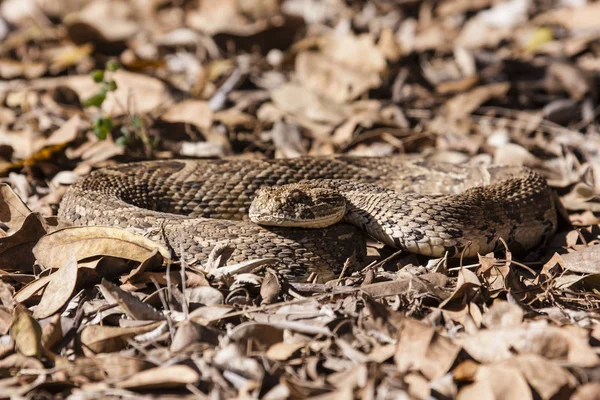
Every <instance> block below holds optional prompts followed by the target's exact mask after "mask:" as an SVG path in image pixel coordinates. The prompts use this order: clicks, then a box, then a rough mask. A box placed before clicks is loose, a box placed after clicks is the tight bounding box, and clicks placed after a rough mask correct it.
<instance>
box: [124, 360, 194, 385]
mask: <svg viewBox="0 0 600 400" xmlns="http://www.w3.org/2000/svg"><path fill="white" fill-rule="evenodd" d="M199 379H200V375H199V374H198V372H196V371H195V370H194V369H192V368H190V367H188V366H187V365H170V366H167V367H157V368H150V369H147V370H145V371H142V372H138V373H137V374H135V375H133V376H131V377H129V378H127V379H124V380H122V381H120V382H117V383H116V384H115V386H116V387H118V388H121V389H137V390H150V389H168V388H174V387H178V386H185V385H188V384H194V383H196V382H197V381H198V380H199Z"/></svg>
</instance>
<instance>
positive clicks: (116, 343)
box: [80, 322, 163, 356]
mask: <svg viewBox="0 0 600 400" xmlns="http://www.w3.org/2000/svg"><path fill="white" fill-rule="evenodd" d="M162 323H163V322H153V323H151V324H146V325H142V326H136V327H133V328H119V327H116V326H100V325H87V326H86V327H85V328H83V330H82V331H81V333H80V340H81V344H82V347H83V352H84V354H86V355H88V356H89V355H93V354H96V353H112V352H115V351H119V350H121V349H123V348H124V347H125V346H126V345H127V339H129V338H132V337H134V336H137V335H141V334H143V333H147V332H150V331H152V330H154V329H156V328H157V327H158V326H160V325H161V324H162Z"/></svg>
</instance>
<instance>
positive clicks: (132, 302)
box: [44, 279, 166, 321]
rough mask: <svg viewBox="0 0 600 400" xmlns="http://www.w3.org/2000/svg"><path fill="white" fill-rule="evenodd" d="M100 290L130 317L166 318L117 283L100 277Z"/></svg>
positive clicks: (110, 301) (142, 318) (144, 318)
mask: <svg viewBox="0 0 600 400" xmlns="http://www.w3.org/2000/svg"><path fill="white" fill-rule="evenodd" d="M49 287H50V286H48V288H49ZM46 291H48V289H46ZM100 291H101V292H102V294H103V295H104V298H105V299H106V300H107V301H108V303H109V304H118V305H119V306H120V307H121V308H122V309H123V310H124V311H125V314H126V315H127V316H128V317H129V318H131V319H135V320H145V321H161V320H164V319H166V317H165V316H164V315H163V314H161V313H160V312H158V311H157V310H156V309H155V308H154V307H152V306H151V305H149V304H146V303H144V302H143V301H141V300H140V299H138V298H137V297H135V296H134V295H132V294H131V293H128V292H126V291H124V290H122V289H120V288H119V287H118V286H117V285H115V284H113V283H111V282H110V281H108V280H106V279H102V283H100ZM44 294H45V293H44Z"/></svg>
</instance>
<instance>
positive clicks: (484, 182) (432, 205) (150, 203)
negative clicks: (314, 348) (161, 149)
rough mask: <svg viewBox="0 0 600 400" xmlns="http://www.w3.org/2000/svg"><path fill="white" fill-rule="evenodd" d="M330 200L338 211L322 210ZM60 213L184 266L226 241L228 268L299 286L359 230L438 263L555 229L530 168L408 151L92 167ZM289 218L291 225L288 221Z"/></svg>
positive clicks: (356, 245)
mask: <svg viewBox="0 0 600 400" xmlns="http://www.w3.org/2000/svg"><path fill="white" fill-rule="evenodd" d="M298 185H299V186H298ZM288 186H291V187H288ZM265 191H266V192H265ZM311 191H316V195H315V196H312V193H311ZM265 194H266V200H265ZM311 196H312V197H311ZM290 199H291V200H290ZM254 200H257V202H255V203H253V201H254ZM269 202H271V203H273V204H276V205H279V206H281V205H286V204H288V205H289V203H290V202H294V204H300V205H301V206H302V207H301V209H300V211H298V210H296V214H294V215H292V216H291V217H289V216H284V217H283V218H278V215H279V214H281V213H282V212H281V207H279V208H275V210H274V211H271V210H272V208H269V207H267V206H268V204H266V205H265V208H266V209H268V210H269V211H266V212H262V211H261V207H262V206H263V205H264V204H263V203H269ZM307 204H308V205H310V207H307V206H306V205H307ZM342 204H343V205H342ZM331 205H333V206H335V207H334V208H333V209H334V211H333V214H335V215H333V216H331V215H321V214H322V212H329V213H331V211H329V208H328V207H330V206H331ZM326 206H327V207H326ZM291 207H292V208H293V207H296V206H291ZM340 207H343V211H342V212H340ZM285 208H286V207H285V206H284V207H283V209H285ZM326 209H327V210H326ZM249 211H252V213H251V214H253V215H254V216H255V217H256V216H258V217H261V214H262V220H263V222H264V220H265V219H266V220H267V221H266V222H267V226H261V225H258V224H255V223H254V222H252V221H251V220H250V215H249ZM268 213H274V215H275V217H273V216H271V217H269V216H268V215H266V214H268ZM58 218H59V221H64V222H67V223H70V224H72V225H76V226H116V227H121V228H125V229H127V230H130V231H133V232H136V233H141V234H143V235H145V236H146V237H148V238H150V239H152V240H155V241H157V242H160V243H162V244H163V245H165V246H167V247H168V248H169V249H171V251H172V253H173V256H174V257H177V258H178V259H181V260H184V261H185V262H186V263H188V264H189V265H202V264H203V263H204V262H206V260H208V258H209V256H210V254H211V251H213V249H215V248H216V247H217V246H220V245H222V244H227V245H228V246H230V247H231V248H232V250H233V251H232V254H231V258H230V259H229V261H228V263H239V262H243V261H247V260H254V259H261V258H270V259H273V260H275V262H276V263H277V264H278V268H279V270H280V271H281V272H283V273H284V274H288V275H290V276H292V277H294V278H295V279H298V280H304V279H308V277H310V276H312V277H315V276H317V277H319V280H327V279H331V278H333V277H335V276H337V274H339V272H340V269H341V268H342V266H343V264H344V261H345V260H346V259H347V258H348V257H350V256H351V255H355V256H357V257H358V258H361V257H363V256H364V254H365V245H364V234H365V233H366V234H367V235H369V236H371V237H373V238H375V239H377V240H379V241H381V242H383V243H385V244H387V245H390V246H393V247H395V248H397V249H401V250H405V251H408V252H412V253H417V254H422V255H425V256H433V257H442V256H445V255H447V256H450V257H458V256H463V257H473V256H476V255H477V254H486V253H489V252H492V251H495V250H498V249H499V248H501V247H502V246H504V245H507V246H508V247H509V248H511V249H512V248H516V249H520V250H529V249H532V248H534V247H535V246H538V245H540V244H541V243H543V242H544V241H545V240H547V239H548V238H549V237H551V236H552V234H554V233H555V231H556V228H557V204H556V199H555V197H554V196H553V192H552V190H551V188H550V187H549V186H548V184H547V182H546V180H545V178H544V177H543V176H542V175H540V174H539V173H537V172H535V171H533V170H531V169H529V168H526V167H511V166H483V165H470V164H461V165H457V164H449V163H444V162H439V161H435V160H431V159H426V158H422V157H419V156H408V155H399V156H385V157H357V156H354V157H353V156H332V157H299V158H290V159H259V158H251V159H244V158H232V159H199V160H193V159H182V160H154V161H142V162H133V163H126V164H118V165H115V166H111V167H106V168H101V169H98V170H95V171H93V172H91V173H90V174H88V175H86V176H84V177H81V178H80V179H79V180H77V181H76V182H75V183H74V184H73V185H71V186H70V187H69V189H68V190H67V191H66V193H65V195H64V196H63V199H62V201H61V203H60V208H59V213H58ZM290 218H291V219H292V220H296V221H295V225H292V226H283V225H285V224H282V223H281V220H284V219H285V220H289V219H290ZM340 218H342V221H341V222H340V223H333V222H335V221H337V220H338V219H340ZM259 219H260V218H259ZM298 220H300V225H297V223H298ZM269 225H280V226H269ZM305 227H307V228H311V227H312V228H319V229H305Z"/></svg>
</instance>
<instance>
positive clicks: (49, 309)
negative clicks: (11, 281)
mask: <svg viewBox="0 0 600 400" xmlns="http://www.w3.org/2000/svg"><path fill="white" fill-rule="evenodd" d="M67 257H68V258H67V259H66V260H65V263H64V264H63V265H61V267H60V268H59V269H58V270H57V271H56V272H54V273H53V274H52V275H50V280H49V282H48V285H47V286H46V289H45V290H44V294H43V295H42V299H41V300H40V304H39V305H38V306H37V307H36V309H35V310H34V312H33V316H34V317H35V318H37V319H42V318H46V317H49V316H51V315H52V314H54V313H56V312H57V311H59V310H60V309H61V308H63V306H64V305H65V304H67V303H68V302H69V300H70V299H71V296H72V295H73V292H74V291H75V286H76V285H77V260H76V259H75V254H73V253H70V255H68V256H67Z"/></svg>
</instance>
